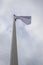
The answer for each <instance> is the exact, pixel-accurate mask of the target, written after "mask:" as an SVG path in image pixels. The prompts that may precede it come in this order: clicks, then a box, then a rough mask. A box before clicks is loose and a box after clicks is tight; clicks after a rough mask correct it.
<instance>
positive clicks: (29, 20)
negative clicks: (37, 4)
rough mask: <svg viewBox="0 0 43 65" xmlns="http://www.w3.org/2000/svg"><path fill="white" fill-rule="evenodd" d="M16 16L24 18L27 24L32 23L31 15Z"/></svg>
mask: <svg viewBox="0 0 43 65" xmlns="http://www.w3.org/2000/svg"><path fill="white" fill-rule="evenodd" d="M14 16H15V15H14ZM15 18H16V19H20V20H22V21H23V22H24V23H25V24H27V25H29V24H31V16H15Z"/></svg>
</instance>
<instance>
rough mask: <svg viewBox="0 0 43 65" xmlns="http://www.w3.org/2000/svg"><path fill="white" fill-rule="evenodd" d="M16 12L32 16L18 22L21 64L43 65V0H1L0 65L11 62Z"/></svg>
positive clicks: (6, 64)
mask: <svg viewBox="0 0 43 65" xmlns="http://www.w3.org/2000/svg"><path fill="white" fill-rule="evenodd" d="M14 14H16V15H28V16H31V17H32V19H31V25H25V24H24V23H23V22H22V21H21V20H17V23H16V31H17V32H16V33H17V47H18V61H19V65H43V0H0V65H9V63H10V50H11V41H12V28H13V15H14Z"/></svg>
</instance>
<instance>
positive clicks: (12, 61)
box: [10, 16, 18, 65]
mask: <svg viewBox="0 0 43 65" xmlns="http://www.w3.org/2000/svg"><path fill="white" fill-rule="evenodd" d="M10 65H18V58H17V41H16V18H15V16H14V22H13V36H12V48H11V59H10Z"/></svg>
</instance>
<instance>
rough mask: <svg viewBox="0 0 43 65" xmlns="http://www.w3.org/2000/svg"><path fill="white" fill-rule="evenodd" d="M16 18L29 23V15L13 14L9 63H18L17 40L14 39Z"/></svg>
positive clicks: (14, 64)
mask: <svg viewBox="0 0 43 65" xmlns="http://www.w3.org/2000/svg"><path fill="white" fill-rule="evenodd" d="M16 19H21V20H22V21H23V22H24V23H26V24H30V23H31V16H15V15H14V22H13V36H12V48H11V58H10V65H18V56H17V40H16Z"/></svg>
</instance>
